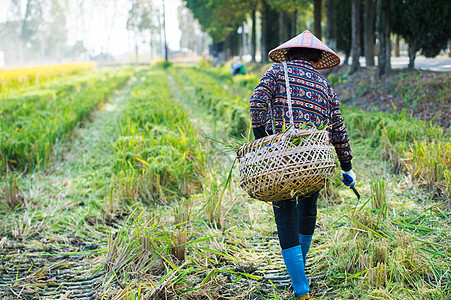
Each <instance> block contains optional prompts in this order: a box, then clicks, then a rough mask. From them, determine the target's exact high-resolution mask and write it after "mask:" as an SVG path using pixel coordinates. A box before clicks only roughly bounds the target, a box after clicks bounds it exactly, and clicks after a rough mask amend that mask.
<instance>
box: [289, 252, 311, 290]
mask: <svg viewBox="0 0 451 300" xmlns="http://www.w3.org/2000/svg"><path fill="white" fill-rule="evenodd" d="M282 256H283V261H284V262H285V266H286V267H287V270H288V273H289V274H290V276H291V284H292V285H293V293H294V296H295V297H299V298H298V299H309V298H308V297H309V296H308V293H309V291H310V286H309V283H308V280H307V277H305V272H304V260H303V258H302V249H301V245H298V246H294V247H291V248H288V249H284V250H282Z"/></svg>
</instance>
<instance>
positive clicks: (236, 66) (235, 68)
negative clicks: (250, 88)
mask: <svg viewBox="0 0 451 300" xmlns="http://www.w3.org/2000/svg"><path fill="white" fill-rule="evenodd" d="M231 68H232V70H231V72H232V76H235V75H238V74H240V75H244V74H246V72H244V66H243V64H241V63H239V62H237V61H236V62H234V63H232V66H231Z"/></svg>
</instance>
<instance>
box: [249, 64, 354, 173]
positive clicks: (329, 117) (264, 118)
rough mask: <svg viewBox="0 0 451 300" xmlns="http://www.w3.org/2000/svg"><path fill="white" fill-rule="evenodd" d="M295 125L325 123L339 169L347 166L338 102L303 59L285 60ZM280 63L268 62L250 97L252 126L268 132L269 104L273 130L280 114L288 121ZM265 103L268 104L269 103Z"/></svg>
mask: <svg viewBox="0 0 451 300" xmlns="http://www.w3.org/2000/svg"><path fill="white" fill-rule="evenodd" d="M287 67H288V68H287V69H288V77H289V79H290V89H291V100H292V103H293V105H292V106H293V119H294V123H295V126H297V125H299V123H303V122H312V123H314V124H315V125H316V126H318V125H320V124H323V125H326V126H328V125H332V126H329V127H328V131H329V135H330V137H331V143H332V145H333V146H334V147H335V152H336V153H337V157H338V159H339V160H340V163H341V166H342V169H343V170H349V169H350V168H351V159H352V154H351V146H350V144H349V137H348V132H347V131H346V127H345V125H344V123H343V118H342V117H341V112H340V102H339V101H338V99H337V94H336V93H335V92H334V90H333V89H332V87H331V85H330V84H329V82H328V81H327V79H325V78H324V76H323V75H322V74H321V73H320V72H318V71H317V70H316V69H315V68H314V66H313V65H312V64H311V63H310V62H309V61H305V60H293V61H291V62H288V63H287ZM285 87H286V86H285V75H284V69H283V64H281V63H276V64H274V65H272V66H271V67H270V68H269V69H268V70H267V71H266V72H265V74H264V75H263V76H262V78H261V80H260V83H259V84H258V86H257V87H256V88H255V90H254V92H253V94H252V97H251V100H250V115H251V121H252V128H254V132H255V129H257V128H265V130H266V131H267V132H272V121H271V113H270V111H269V107H272V110H273V115H274V122H275V127H276V132H281V131H282V124H283V116H285V122H286V124H287V125H288V124H289V122H290V121H289V119H290V118H289V113H288V105H287V103H286V97H287V96H286V91H285V90H286V88H285ZM269 104H270V105H271V106H269Z"/></svg>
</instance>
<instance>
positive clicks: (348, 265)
mask: <svg viewBox="0 0 451 300" xmlns="http://www.w3.org/2000/svg"><path fill="white" fill-rule="evenodd" d="M371 188H372V191H373V195H372V196H371V197H370V198H369V199H368V200H366V201H365V202H364V203H363V204H362V205H361V206H360V207H359V208H357V209H356V210H351V211H349V212H347V213H345V214H344V215H342V216H340V218H339V219H338V220H337V221H335V222H334V227H333V231H332V234H331V235H330V237H329V239H330V240H329V241H327V239H326V245H324V246H320V248H325V249H327V250H325V251H324V252H323V253H322V254H321V257H320V258H319V259H317V262H318V263H319V265H314V267H313V268H314V272H320V270H322V272H325V273H326V275H327V277H328V278H330V280H331V282H330V284H332V285H334V286H341V287H347V286H350V285H351V286H355V287H359V288H358V290H359V291H360V292H363V293H366V294H372V295H376V294H378V293H379V292H378V291H381V290H382V291H386V292H387V291H392V290H393V289H397V290H398V293H397V295H398V296H403V295H404V296H409V295H410V296H411V295H422V297H426V298H424V299H429V297H438V298H435V299H446V298H447V297H449V296H450V295H451V284H449V283H448V282H449V280H450V279H451V275H450V274H449V269H450V268H451V256H450V255H449V250H450V246H449V245H447V243H446V242H440V241H438V237H439V236H442V235H445V236H446V232H447V230H448V229H449V227H447V226H448V225H449V222H448V225H445V227H443V228H442V227H437V225H439V224H440V223H438V222H439V221H438V220H437V218H441V217H442V216H440V215H441V214H444V215H443V217H444V216H446V213H444V211H443V210H442V208H440V207H439V206H437V205H436V206H435V207H431V208H429V209H426V210H424V211H422V212H421V211H417V210H416V209H413V210H411V211H409V210H407V209H405V208H404V206H399V205H396V206H395V205H393V203H391V202H390V201H389V198H388V197H387V195H386V192H385V193H384V192H383V190H385V191H386V190H387V189H388V187H387V186H386V183H385V181H384V180H376V181H373V182H371ZM370 201H371V203H372V205H371V206H369V205H367V204H368V203H369V202H370ZM447 228H448V229H447ZM388 295H392V293H391V292H388Z"/></svg>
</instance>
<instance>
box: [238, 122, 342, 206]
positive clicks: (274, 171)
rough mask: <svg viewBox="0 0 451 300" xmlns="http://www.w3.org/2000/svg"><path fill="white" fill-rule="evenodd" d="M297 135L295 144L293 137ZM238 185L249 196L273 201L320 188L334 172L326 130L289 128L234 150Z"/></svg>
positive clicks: (333, 162) (301, 194)
mask: <svg viewBox="0 0 451 300" xmlns="http://www.w3.org/2000/svg"><path fill="white" fill-rule="evenodd" d="M297 138H298V139H299V140H298V143H296V144H297V145H296V144H294V143H293V139H297ZM237 156H238V159H239V163H240V185H241V187H242V188H243V189H244V190H245V191H246V192H247V193H248V194H249V196H251V197H252V198H255V199H258V200H262V201H267V202H272V201H280V200H287V199H291V198H293V197H297V196H307V195H310V194H312V193H314V192H316V191H319V190H320V189H321V188H322V187H324V185H325V181H326V180H327V178H331V177H333V175H334V173H335V159H334V154H333V149H332V147H331V146H330V144H329V133H328V132H327V131H326V130H317V129H309V130H289V131H287V132H285V133H278V134H274V135H270V136H267V137H264V138H261V139H258V140H255V141H253V142H250V143H247V144H245V145H244V146H242V147H240V148H239V149H238V151H237Z"/></svg>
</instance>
